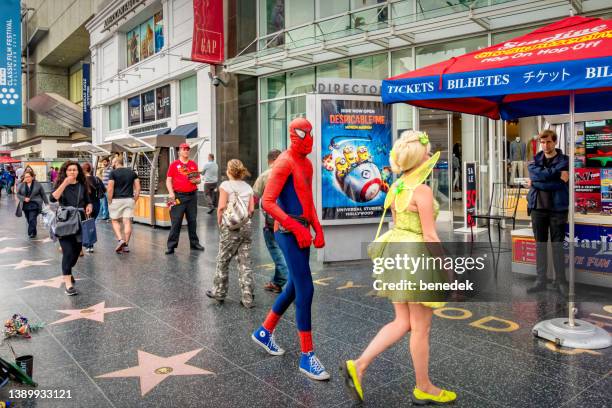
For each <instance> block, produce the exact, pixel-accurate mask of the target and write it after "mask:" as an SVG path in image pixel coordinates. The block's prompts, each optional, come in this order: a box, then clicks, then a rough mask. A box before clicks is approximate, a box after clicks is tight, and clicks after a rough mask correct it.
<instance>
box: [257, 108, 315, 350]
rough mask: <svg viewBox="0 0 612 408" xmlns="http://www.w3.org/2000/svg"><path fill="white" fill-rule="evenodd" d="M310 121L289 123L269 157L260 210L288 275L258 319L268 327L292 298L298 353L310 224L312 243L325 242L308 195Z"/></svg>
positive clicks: (304, 320) (306, 299)
mask: <svg viewBox="0 0 612 408" xmlns="http://www.w3.org/2000/svg"><path fill="white" fill-rule="evenodd" d="M311 132H312V125H311V124H310V122H309V121H308V120H306V119H304V118H297V119H294V120H293V121H292V122H291V124H290V125H289V134H290V137H291V146H290V147H289V149H288V150H287V151H285V152H283V153H282V154H281V155H280V156H279V157H278V159H276V161H275V162H274V166H273V168H272V173H271V174H270V178H269V179H268V183H267V184H266V189H265V191H264V194H263V197H262V206H263V209H264V210H265V211H266V212H267V213H268V214H270V216H272V217H273V218H274V219H275V220H276V228H275V229H276V231H275V234H274V237H275V238H276V241H277V242H278V245H279V246H280V248H281V251H283V255H284V256H285V260H286V261H287V267H288V269H289V279H288V281H287V284H286V286H285V289H284V290H283V292H282V293H281V294H280V295H279V296H278V298H277V299H276V302H275V303H274V305H273V306H272V310H271V311H270V313H269V314H268V317H267V318H266V320H265V321H264V323H263V327H264V328H266V329H267V330H268V331H270V332H272V331H274V328H275V327H276V325H277V323H278V321H279V319H280V317H281V316H282V315H283V313H285V311H286V310H287V308H288V307H289V306H290V305H291V303H295V313H296V321H297V326H298V330H299V334H300V343H301V346H302V347H301V348H302V352H303V353H308V352H310V351H312V349H313V346H312V336H311V315H310V308H311V305H312V295H313V292H314V286H313V284H312V275H311V273H310V266H309V262H308V261H309V258H310V245H311V244H313V239H312V235H311V233H310V227H312V228H313V230H314V232H315V238H314V246H315V247H316V248H322V247H323V246H324V245H325V239H324V237H323V229H322V228H321V224H320V223H319V219H318V217H317V213H316V210H315V207H314V200H313V197H312V174H313V171H312V163H311V162H310V160H309V159H308V157H307V156H308V154H309V153H310V152H311V151H312V145H313V138H312V133H311Z"/></svg>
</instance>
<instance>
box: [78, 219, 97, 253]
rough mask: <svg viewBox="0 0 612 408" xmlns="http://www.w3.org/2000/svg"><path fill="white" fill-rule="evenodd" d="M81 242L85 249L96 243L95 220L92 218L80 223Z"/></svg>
mask: <svg viewBox="0 0 612 408" xmlns="http://www.w3.org/2000/svg"><path fill="white" fill-rule="evenodd" d="M81 242H82V243H83V246H85V247H92V246H93V245H94V244H95V243H96V242H98V235H97V233H96V220H95V219H94V218H88V219H86V220H85V221H83V222H82V223H81Z"/></svg>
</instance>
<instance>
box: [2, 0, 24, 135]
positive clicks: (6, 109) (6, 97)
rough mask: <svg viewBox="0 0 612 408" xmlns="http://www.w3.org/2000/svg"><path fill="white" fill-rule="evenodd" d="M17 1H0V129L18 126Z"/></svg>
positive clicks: (18, 52)
mask: <svg viewBox="0 0 612 408" xmlns="http://www.w3.org/2000/svg"><path fill="white" fill-rule="evenodd" d="M21 109H22V100H21V19H20V4H19V0H2V1H0V126H7V127H12V126H21Z"/></svg>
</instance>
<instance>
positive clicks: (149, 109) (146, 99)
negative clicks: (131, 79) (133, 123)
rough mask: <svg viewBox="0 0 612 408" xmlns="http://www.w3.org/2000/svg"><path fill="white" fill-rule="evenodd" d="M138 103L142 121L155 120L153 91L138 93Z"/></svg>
mask: <svg viewBox="0 0 612 408" xmlns="http://www.w3.org/2000/svg"><path fill="white" fill-rule="evenodd" d="M140 105H141V108H142V123H147V122H152V121H154V120H155V91H154V90H153V91H149V92H145V93H143V94H141V95H140Z"/></svg>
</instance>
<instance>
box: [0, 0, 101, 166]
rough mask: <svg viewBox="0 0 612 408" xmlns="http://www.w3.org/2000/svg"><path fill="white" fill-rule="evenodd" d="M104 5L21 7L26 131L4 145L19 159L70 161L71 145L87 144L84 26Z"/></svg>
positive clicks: (37, 3)
mask: <svg viewBox="0 0 612 408" xmlns="http://www.w3.org/2000/svg"><path fill="white" fill-rule="evenodd" d="M102 3H103V0H82V1H69V0H61V1H52V0H26V1H23V2H22V5H23V9H22V31H23V36H22V38H23V40H22V43H23V49H24V56H25V57H26V58H24V62H25V64H24V67H25V68H27V69H24V75H23V83H24V100H25V101H27V102H26V103H25V105H24V113H23V127H22V128H21V129H14V130H12V131H6V132H4V135H3V137H2V139H3V140H2V142H3V143H4V145H5V146H7V147H8V148H10V149H12V155H13V156H14V157H17V158H20V159H29V158H44V159H55V158H69V157H75V156H76V155H77V153H76V152H75V151H74V150H73V149H72V144H73V143H75V142H77V141H82V140H89V139H90V138H91V134H90V129H88V128H86V127H84V126H83V122H82V119H81V118H82V108H83V92H82V78H83V64H87V63H88V61H89V34H88V33H87V30H85V23H86V22H87V21H88V20H89V19H91V18H92V17H93V16H94V14H95V13H96V12H97V10H98V8H99V7H100V6H101V4H102Z"/></svg>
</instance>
